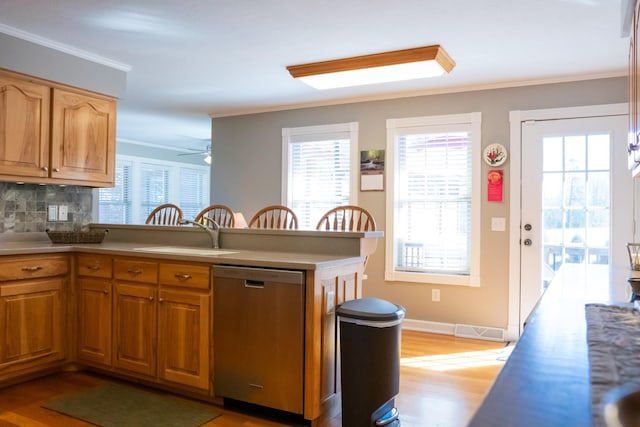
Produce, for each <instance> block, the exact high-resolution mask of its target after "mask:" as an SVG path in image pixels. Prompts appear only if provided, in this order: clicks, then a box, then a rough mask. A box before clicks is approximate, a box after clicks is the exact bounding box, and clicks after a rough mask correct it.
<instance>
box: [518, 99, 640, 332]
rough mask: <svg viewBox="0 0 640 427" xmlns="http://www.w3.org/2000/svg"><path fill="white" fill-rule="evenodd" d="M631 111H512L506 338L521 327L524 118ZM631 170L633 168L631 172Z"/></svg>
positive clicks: (618, 107)
mask: <svg viewBox="0 0 640 427" xmlns="http://www.w3.org/2000/svg"><path fill="white" fill-rule="evenodd" d="M626 114H629V105H628V104H626V103H620V104H603V105H589V106H581V107H567V108H549V109H540V110H513V111H510V112H509V127H510V135H509V147H510V151H511V153H510V154H509V160H510V164H509V168H510V173H509V176H510V181H511V183H510V186H509V201H510V205H509V307H508V321H507V333H506V339H507V340H512V341H513V340H517V339H518V337H519V336H520V334H521V333H522V331H521V330H520V324H521V321H520V272H521V270H520V223H521V221H522V219H521V191H520V190H521V181H522V163H521V153H522V126H521V124H522V122H526V121H528V120H554V119H555V120H557V119H577V118H589V117H602V116H613V115H626ZM629 173H631V172H629Z"/></svg>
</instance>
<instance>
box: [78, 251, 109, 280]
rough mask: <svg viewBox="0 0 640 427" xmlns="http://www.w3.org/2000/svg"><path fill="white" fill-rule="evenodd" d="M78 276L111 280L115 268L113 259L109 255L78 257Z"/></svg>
mask: <svg viewBox="0 0 640 427" xmlns="http://www.w3.org/2000/svg"><path fill="white" fill-rule="evenodd" d="M77 260H78V262H77V271H78V276H90V277H102V278H105V279H110V278H111V273H112V272H113V267H112V263H111V257H110V256H107V255H88V254H87V255H78V257H77Z"/></svg>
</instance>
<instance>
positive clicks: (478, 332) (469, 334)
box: [454, 323, 504, 341]
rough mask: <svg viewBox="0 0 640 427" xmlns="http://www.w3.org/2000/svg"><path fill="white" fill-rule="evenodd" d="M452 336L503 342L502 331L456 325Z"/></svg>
mask: <svg viewBox="0 0 640 427" xmlns="http://www.w3.org/2000/svg"><path fill="white" fill-rule="evenodd" d="M454 335H455V336H457V337H463V338H475V339H480V340H488V341H504V329H500V328H487V327H484V326H473V325H461V324H459V323H458V324H456V328H455V332H454Z"/></svg>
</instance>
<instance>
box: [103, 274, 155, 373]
mask: <svg viewBox="0 0 640 427" xmlns="http://www.w3.org/2000/svg"><path fill="white" fill-rule="evenodd" d="M115 292H116V293H115V306H114V311H113V339H114V346H115V360H114V366H115V367H116V368H120V369H125V370H127V371H132V372H137V373H140V374H144V375H150V376H155V375H156V337H157V322H156V311H157V308H156V307H157V305H156V300H155V293H156V286H155V285H145V284H138V283H123V282H116V283H115Z"/></svg>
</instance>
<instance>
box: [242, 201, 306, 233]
mask: <svg viewBox="0 0 640 427" xmlns="http://www.w3.org/2000/svg"><path fill="white" fill-rule="evenodd" d="M249 228H272V229H285V230H297V229H298V217H297V216H296V214H295V212H293V210H291V209H289V208H288V207H286V206H282V205H272V206H267V207H266V208H262V209H260V210H259V211H258V212H256V214H255V215H254V216H253V217H252V218H251V220H250V221H249Z"/></svg>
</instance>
